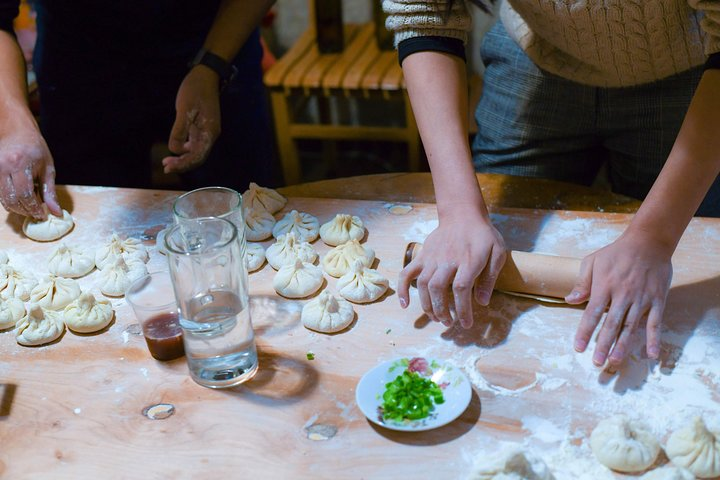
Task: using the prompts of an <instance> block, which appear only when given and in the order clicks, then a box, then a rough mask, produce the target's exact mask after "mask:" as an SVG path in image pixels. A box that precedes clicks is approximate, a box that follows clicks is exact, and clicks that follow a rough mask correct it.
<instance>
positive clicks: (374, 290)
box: [337, 260, 390, 303]
mask: <svg viewBox="0 0 720 480" xmlns="http://www.w3.org/2000/svg"><path fill="white" fill-rule="evenodd" d="M389 284H390V282H388V279H387V278H385V277H383V276H382V275H380V273H379V272H378V271H377V270H373V269H372V268H366V267H365V266H364V265H363V264H362V262H360V260H355V263H353V266H352V267H351V268H350V271H349V272H347V273H346V274H345V275H343V276H342V277H340V279H339V280H338V282H337V289H338V293H339V294H340V296H341V297H343V298H345V299H347V300H350V301H351V302H354V303H370V302H374V301H375V300H377V299H378V298H380V297H382V296H383V294H384V293H385V292H386V291H387V289H388V286H389Z"/></svg>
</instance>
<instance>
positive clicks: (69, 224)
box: [23, 207, 75, 242]
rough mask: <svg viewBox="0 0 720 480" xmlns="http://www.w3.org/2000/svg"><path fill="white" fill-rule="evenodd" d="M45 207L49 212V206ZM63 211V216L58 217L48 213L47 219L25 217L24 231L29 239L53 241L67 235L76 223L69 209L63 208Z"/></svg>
mask: <svg viewBox="0 0 720 480" xmlns="http://www.w3.org/2000/svg"><path fill="white" fill-rule="evenodd" d="M44 208H45V211H46V212H47V207H44ZM62 213H63V216H62V217H56V216H55V215H53V214H51V213H48V217H47V220H35V219H33V218H32V217H25V223H23V233H24V234H25V236H26V237H28V238H29V239H31V240H35V241H38V242H52V241H53V240H57V239H58V238H60V237H63V236H65V235H66V234H67V233H68V232H69V231H70V230H72V228H73V225H75V223H74V222H73V219H72V217H71V216H70V214H69V213H68V212H67V210H63V211H62Z"/></svg>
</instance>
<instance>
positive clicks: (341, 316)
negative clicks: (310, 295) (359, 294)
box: [300, 290, 355, 333]
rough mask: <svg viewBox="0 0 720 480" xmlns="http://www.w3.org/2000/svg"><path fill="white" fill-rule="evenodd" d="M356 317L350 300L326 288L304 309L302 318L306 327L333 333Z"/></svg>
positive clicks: (345, 326)
mask: <svg viewBox="0 0 720 480" xmlns="http://www.w3.org/2000/svg"><path fill="white" fill-rule="evenodd" d="M354 318H355V310H353V307H352V305H351V304H350V302H348V301H347V300H345V299H344V298H339V297H336V296H334V295H333V294H331V293H330V292H328V291H327V290H325V291H324V292H321V293H320V295H318V296H317V297H316V298H314V299H312V300H310V301H309V302H308V303H306V304H305V306H304V307H303V309H302V314H301V315H300V320H302V323H303V325H304V326H305V328H309V329H310V330H315V331H316V332H323V333H333V332H339V331H340V330H343V329H345V328H347V327H348V325H350V324H351V323H352V321H353V319H354Z"/></svg>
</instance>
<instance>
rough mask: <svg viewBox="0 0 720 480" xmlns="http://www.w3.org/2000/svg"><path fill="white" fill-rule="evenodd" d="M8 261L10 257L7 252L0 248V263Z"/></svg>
mask: <svg viewBox="0 0 720 480" xmlns="http://www.w3.org/2000/svg"><path fill="white" fill-rule="evenodd" d="M9 261H10V258H9V257H8V254H7V252H5V250H0V265H5V264H7V263H8V262H9Z"/></svg>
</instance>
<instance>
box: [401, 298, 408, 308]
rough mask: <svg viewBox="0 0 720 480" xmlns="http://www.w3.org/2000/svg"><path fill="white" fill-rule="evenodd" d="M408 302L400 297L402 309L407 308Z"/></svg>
mask: <svg viewBox="0 0 720 480" xmlns="http://www.w3.org/2000/svg"><path fill="white" fill-rule="evenodd" d="M407 305H408V302H407V300H405V299H404V298H402V297H400V306H401V307H402V308H407Z"/></svg>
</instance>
